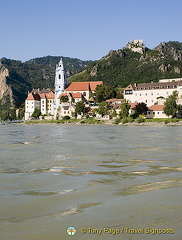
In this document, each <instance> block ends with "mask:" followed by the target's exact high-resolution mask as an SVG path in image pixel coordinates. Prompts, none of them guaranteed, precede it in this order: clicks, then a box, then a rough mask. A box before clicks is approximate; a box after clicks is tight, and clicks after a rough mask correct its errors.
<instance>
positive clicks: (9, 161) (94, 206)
mask: <svg viewBox="0 0 182 240" xmlns="http://www.w3.org/2000/svg"><path fill="white" fill-rule="evenodd" d="M0 183H1V184H0V240H65V239H70V238H72V239H75V240H77V239H79V240H80V239H81V240H83V239H94V240H97V239H98V240H99V239H106V240H111V239H116V240H118V239H123V240H130V239H131V240H133V239H138V240H140V239H153V240H154V239H155V240H156V239H159V240H161V239H165V240H168V239H174V240H181V239H182V227H181V224H182V127H179V126H178V127H177V126H176V127H174V126H173V127H172V126H148V127H146V126H68V125H67V126H66V125H23V124H22V125H21V124H17V125H1V126H0ZM69 226H74V227H75V228H76V231H77V232H76V234H75V235H74V236H69V235H68V234H67V232H66V229H67V228H68V227H69ZM82 228H85V229H82ZM80 229H82V231H86V233H81V231H80ZM160 229H164V230H162V231H163V233H161V234H159V231H161V230H160ZM114 231H115V232H114ZM117 231H118V232H117ZM154 231H155V232H154ZM116 232H117V233H116ZM115 233H116V234H115Z"/></svg>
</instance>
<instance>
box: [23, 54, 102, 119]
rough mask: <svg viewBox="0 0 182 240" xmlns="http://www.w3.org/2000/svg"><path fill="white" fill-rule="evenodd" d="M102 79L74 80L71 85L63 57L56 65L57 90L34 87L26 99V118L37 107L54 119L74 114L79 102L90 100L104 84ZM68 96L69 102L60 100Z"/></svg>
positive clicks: (28, 117) (43, 113) (29, 116)
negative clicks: (97, 88) (90, 80)
mask: <svg viewBox="0 0 182 240" xmlns="http://www.w3.org/2000/svg"><path fill="white" fill-rule="evenodd" d="M102 84H103V83H102V81H95V82H72V83H71V84H70V85H69V86H67V85H68V81H67V75H66V71H65V69H64V66H63V60H62V58H61V59H60V61H59V64H58V65H56V73H55V92H53V91H51V90H50V89H43V90H39V89H33V90H32V92H31V93H29V94H28V97H27V99H26V100H25V120H29V119H30V118H31V116H32V113H33V112H34V111H35V109H36V108H37V109H40V111H41V114H42V115H47V116H49V117H51V116H54V119H57V118H62V117H64V116H67V115H68V116H70V117H72V115H73V114H74V111H75V105H76V103H77V102H80V101H82V102H87V101H89V100H90V99H91V98H92V96H93V93H94V92H95V89H96V86H97V85H102ZM63 95H67V96H68V101H67V102H60V97H61V96H63Z"/></svg>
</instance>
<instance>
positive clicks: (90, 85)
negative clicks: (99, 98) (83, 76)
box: [65, 81, 103, 92]
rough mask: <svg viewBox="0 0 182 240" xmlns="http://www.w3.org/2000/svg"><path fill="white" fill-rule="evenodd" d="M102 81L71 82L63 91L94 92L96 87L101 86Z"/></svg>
mask: <svg viewBox="0 0 182 240" xmlns="http://www.w3.org/2000/svg"><path fill="white" fill-rule="evenodd" d="M102 84H103V82H102V81H95V82H72V83H71V84H70V85H69V86H68V87H67V88H66V89H65V91H67V92H70V91H95V88H96V86H97V85H102Z"/></svg>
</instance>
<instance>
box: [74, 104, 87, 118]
mask: <svg viewBox="0 0 182 240" xmlns="http://www.w3.org/2000/svg"><path fill="white" fill-rule="evenodd" d="M84 113H85V105H84V103H83V102H81V101H80V102H77V103H76V106H75V115H76V116H77V114H79V115H84Z"/></svg>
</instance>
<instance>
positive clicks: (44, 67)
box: [0, 56, 91, 109]
mask: <svg viewBox="0 0 182 240" xmlns="http://www.w3.org/2000/svg"><path fill="white" fill-rule="evenodd" d="M60 58H61V56H55V57H54V56H47V57H41V58H35V59H31V60H29V61H27V62H21V61H16V60H11V59H7V58H2V59H1V60H0V105H2V104H4V103H5V102H6V101H7V98H8V99H11V102H12V101H13V100H14V103H16V105H19V104H21V103H22V102H24V101H25V98H26V97H27V93H28V91H30V90H31V89H32V88H52V89H54V81H55V68H56V64H58V62H59V61H60ZM62 58H63V62H64V66H65V68H66V70H67V74H68V76H70V75H72V74H75V73H77V72H79V71H81V70H83V69H84V68H85V67H86V66H88V65H89V64H90V63H91V61H82V60H80V59H77V58H69V57H62ZM5 72H6V74H4V73H5ZM5 75H6V76H5ZM4 77H5V78H6V79H4ZM7 89H8V90H7ZM10 93H11V96H10V98H9V97H7V95H10ZM12 99H13V100H12ZM0 109H1V107H0Z"/></svg>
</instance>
